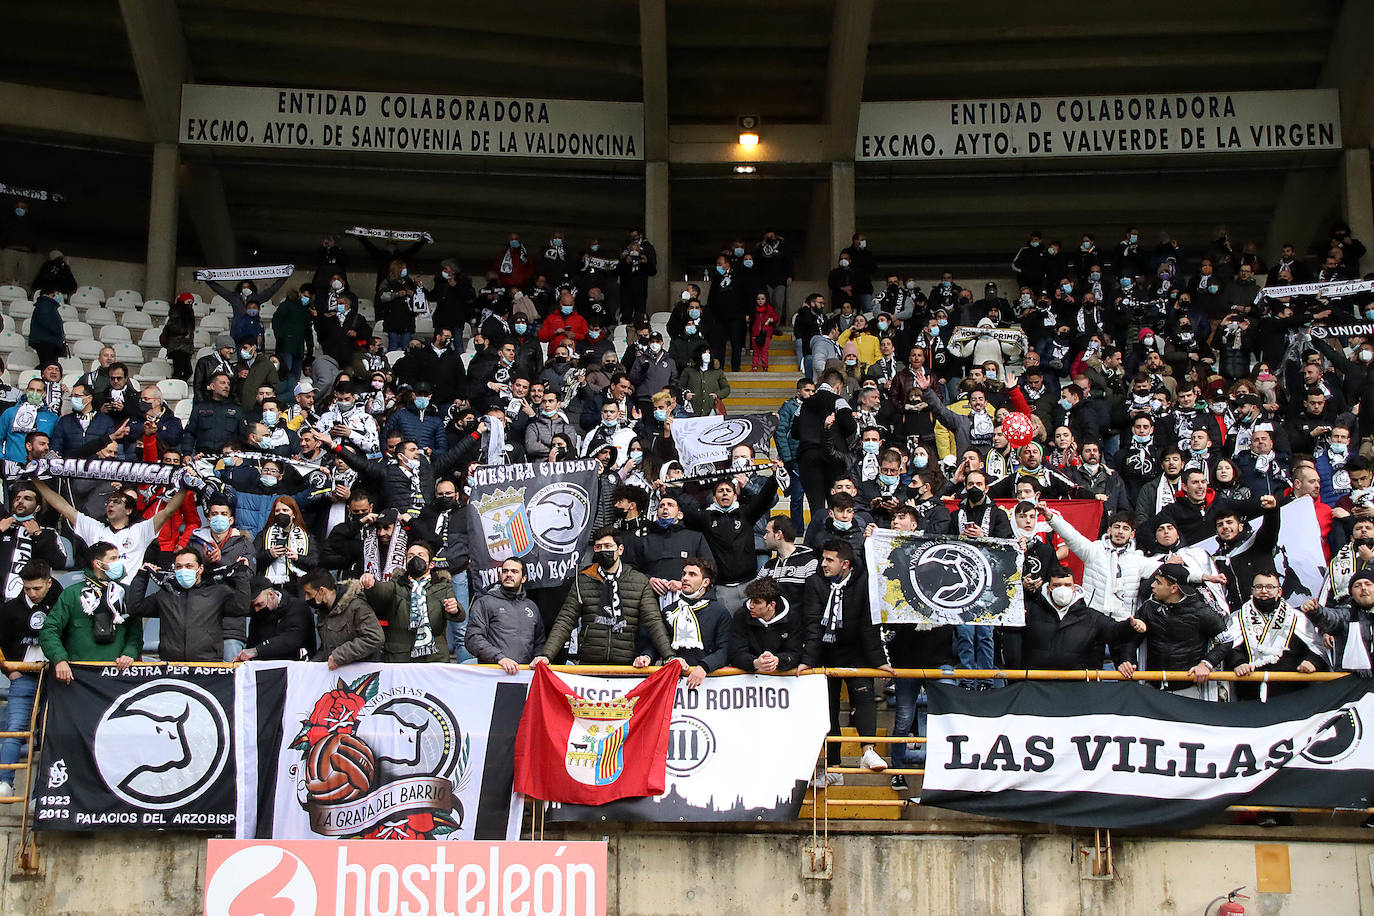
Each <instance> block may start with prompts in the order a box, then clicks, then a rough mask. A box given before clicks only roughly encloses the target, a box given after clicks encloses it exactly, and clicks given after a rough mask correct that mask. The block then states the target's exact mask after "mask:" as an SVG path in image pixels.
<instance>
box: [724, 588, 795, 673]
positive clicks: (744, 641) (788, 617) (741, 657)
mask: <svg viewBox="0 0 1374 916" xmlns="http://www.w3.org/2000/svg"><path fill="white" fill-rule="evenodd" d="M804 623H805V621H803V620H802V616H801V611H800V610H799V609H798V610H794V609H793V608H792V607H791V606H790V605H789V604H788V603H787V599H786V598H779V599H778V610H777V613H775V614H774V615H773V619H772V620H770V621H768V622H767V623H764V622H763V621H762V620H759V619H758V618H756V617H754V616H753V615H752V614H750V613H749V611H748V609H745V610H742V611H740V612H739V613H738V614H736V615H735V619H734V621H733V623H732V625H731V632H730V664H732V665H734V666H735V667H736V668H739V669H740V670H742V671H753V670H755V667H754V663H755V662H756V661H758V657H759V656H760V655H762V654H763V653H765V652H772V653H773V654H774V655H776V656H777V658H778V670H779V671H791V670H792V669H793V668H795V667H797V663H798V662H800V661H801V653H802V644H803V642H804V640H805V637H806V632H805V627H804Z"/></svg>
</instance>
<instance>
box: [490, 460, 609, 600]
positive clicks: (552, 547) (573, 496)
mask: <svg viewBox="0 0 1374 916" xmlns="http://www.w3.org/2000/svg"><path fill="white" fill-rule="evenodd" d="M600 469H601V463H600V462H598V461H596V460H593V459H584V460H581V461H555V462H553V463H551V464H549V463H545V464H507V465H484V466H482V467H479V468H477V469H476V470H475V471H473V475H472V494H471V496H470V498H469V500H468V538H469V542H470V544H471V549H472V558H471V562H472V568H473V570H474V571H475V572H476V574H477V577H478V579H479V580H480V582H481V586H482V588H490V587H491V586H493V585H495V584H496V572H497V570H498V569H499V568H500V566H501V563H502V562H504V561H505V560H508V559H510V558H511V557H519V558H520V559H522V560H524V561H525V565H526V567H527V572H528V574H529V579H528V581H527V582H526V583H525V585H526V587H528V588H542V587H545V586H549V585H558V584H560V583H562V582H566V581H567V580H568V579H569V578H570V577H571V576H572V575H573V574H574V573H576V572H577V569H578V567H579V565H580V564H581V559H582V553H583V551H584V550H586V547H587V539H588V537H589V536H590V533H591V525H592V521H593V519H594V518H595V517H596V500H597V479H596V478H597V472H598V471H600Z"/></svg>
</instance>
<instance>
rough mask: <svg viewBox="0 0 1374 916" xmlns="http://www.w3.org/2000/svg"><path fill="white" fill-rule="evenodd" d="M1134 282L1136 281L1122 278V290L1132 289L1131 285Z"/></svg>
mask: <svg viewBox="0 0 1374 916" xmlns="http://www.w3.org/2000/svg"><path fill="white" fill-rule="evenodd" d="M1133 282H1134V281H1133V280H1131V278H1130V277H1122V278H1121V288H1122V289H1130V288H1131V284H1132V283H1133Z"/></svg>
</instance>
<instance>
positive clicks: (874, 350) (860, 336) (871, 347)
mask: <svg viewBox="0 0 1374 916" xmlns="http://www.w3.org/2000/svg"><path fill="white" fill-rule="evenodd" d="M835 342H836V343H838V344H839V345H840V349H841V350H843V349H844V345H845V344H847V343H851V342H852V343H853V344H854V346H855V348H857V349H858V351H859V366H860V371H862V370H864V369H867V368H868V367H869V366H871V365H873V364H874V363H876V362H877V361H878V360H880V359H882V358H883V355H882V353H881V352H880V351H879V349H878V337H877V335H876V334H874V333H872V329H870V328H869V326H868V319H867V318H865V317H864V316H863V315H856V316H855V317H854V323H853V324H852V325H850V326H849V328H848V329H847V330H846V331H845V332H844V333H842V334H841V335H840V339H839V340H837V341H835Z"/></svg>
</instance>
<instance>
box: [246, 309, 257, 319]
mask: <svg viewBox="0 0 1374 916" xmlns="http://www.w3.org/2000/svg"><path fill="white" fill-rule="evenodd" d="M244 314H245V315H247V316H248V317H249V318H256V317H258V314H259V312H258V310H257V309H244Z"/></svg>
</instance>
